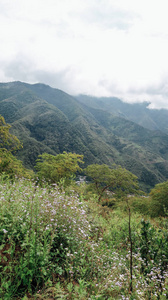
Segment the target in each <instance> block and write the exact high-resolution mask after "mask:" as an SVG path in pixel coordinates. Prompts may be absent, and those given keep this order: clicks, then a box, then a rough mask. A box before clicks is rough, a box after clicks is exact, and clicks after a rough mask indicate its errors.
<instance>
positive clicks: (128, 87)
mask: <svg viewBox="0 0 168 300" xmlns="http://www.w3.org/2000/svg"><path fill="white" fill-rule="evenodd" d="M167 13H168V0H154V1H152V0H27V1H26V0H25V1H24V0H0V66H1V67H0V82H8V81H17V80H20V81H24V82H28V83H37V82H41V83H45V84H49V85H50V86H52V87H55V88H59V89H62V90H63V91H65V92H67V93H69V94H71V95H76V94H81V93H83V94H88V95H94V96H117V97H119V98H121V99H123V100H124V101H127V102H138V101H140V102H142V101H150V102H151V107H156V108H161V107H165V108H168V16H167Z"/></svg>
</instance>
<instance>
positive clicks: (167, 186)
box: [150, 181, 168, 217]
mask: <svg viewBox="0 0 168 300" xmlns="http://www.w3.org/2000/svg"><path fill="white" fill-rule="evenodd" d="M150 196H151V198H152V211H153V216H154V217H157V216H165V213H166V211H165V209H166V210H168V181H165V182H162V183H158V184H156V185H155V187H154V188H153V189H152V190H151V192H150Z"/></svg>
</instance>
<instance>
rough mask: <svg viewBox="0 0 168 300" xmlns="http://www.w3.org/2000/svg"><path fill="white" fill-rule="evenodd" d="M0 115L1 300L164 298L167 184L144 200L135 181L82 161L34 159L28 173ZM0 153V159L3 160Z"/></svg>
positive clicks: (74, 157) (167, 284) (115, 169)
mask: <svg viewBox="0 0 168 300" xmlns="http://www.w3.org/2000/svg"><path fill="white" fill-rule="evenodd" d="M9 130H10V126H9V125H8V124H6V122H5V120H4V118H3V117H2V116H1V117H0V298H1V299H9V300H11V299H17V300H21V299H22V300H28V299H32V300H33V299H38V300H40V299H69V300H74V299H76V300H77V299H81V300H85V299H91V300H95V299H99V300H104V299H107V300H108V299H109V300H112V299H125V300H126V299H139V300H141V299H146V300H147V299H163V300H164V299H167V298H168V293H167V291H168V280H167V278H168V238H167V229H168V222H167V220H168V219H167V212H168V193H167V191H168V181H166V182H163V183H160V184H157V185H156V186H155V187H154V188H153V189H152V190H151V193H150V194H149V195H144V193H143V192H142V191H141V190H140V189H139V186H138V181H137V177H136V176H135V175H133V174H132V173H131V172H129V171H128V170H126V169H124V168H122V167H120V166H118V165H115V164H113V166H112V167H109V166H108V165H105V164H91V165H88V166H87V168H86V169H84V170H83V172H84V173H85V174H86V175H87V176H88V177H89V178H90V180H89V181H88V182H85V181H83V182H81V181H79V182H77V181H76V178H75V175H76V174H77V172H79V171H80V170H81V167H80V165H81V164H82V162H83V156H82V155H79V154H76V153H70V152H68V153H67V152H65V151H64V152H63V153H61V154H57V155H52V154H48V153H43V154H42V155H40V156H39V158H38V160H37V162H36V167H35V169H36V171H37V172H36V173H33V172H30V171H28V170H26V169H25V168H24V167H23V165H22V163H21V161H19V160H17V159H16V157H14V156H13V154H12V152H13V151H17V149H18V148H20V147H21V144H20V142H19V140H18V139H17V138H16V137H15V136H14V135H12V134H11V133H10V132H9ZM4 154H5V155H4Z"/></svg>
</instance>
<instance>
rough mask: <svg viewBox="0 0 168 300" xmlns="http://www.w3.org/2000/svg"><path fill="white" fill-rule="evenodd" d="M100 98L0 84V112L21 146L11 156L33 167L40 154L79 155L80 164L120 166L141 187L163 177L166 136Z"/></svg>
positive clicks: (167, 165) (167, 167) (167, 164)
mask: <svg viewBox="0 0 168 300" xmlns="http://www.w3.org/2000/svg"><path fill="white" fill-rule="evenodd" d="M81 99H82V100H81ZM86 99H87V101H85V100H86ZM104 99H105V98H102V99H101V100H100V99H98V101H96V99H95V98H90V97H84V96H83V97H82V96H81V97H79V98H78V99H76V98H75V97H72V96H70V95H68V94H66V93H64V92H63V91H61V90H58V89H53V88H51V87H49V86H46V85H44V84H34V85H30V84H26V83H21V82H12V83H1V84H0V114H1V115H2V116H4V118H5V120H6V122H7V123H10V124H11V125H12V133H13V134H15V135H16V136H17V137H18V138H19V139H20V140H21V141H22V143H23V150H20V151H19V152H18V154H17V156H18V157H19V158H20V159H21V160H22V161H23V162H24V165H25V166H26V167H29V168H33V166H34V165H35V161H36V159H37V157H38V155H39V154H41V153H43V152H47V153H51V154H58V153H62V152H63V151H67V152H76V153H78V154H83V155H84V161H85V166H86V165H88V164H91V163H99V164H101V163H106V164H108V165H111V164H112V163H114V162H115V163H117V164H120V165H121V166H123V167H126V168H127V169H128V170H130V171H131V172H133V173H134V174H135V175H137V176H138V178H139V181H140V184H141V186H142V187H143V188H145V189H146V188H148V189H149V188H151V187H153V186H154V185H155V184H156V183H158V182H161V181H164V180H166V179H168V160H167V159H168V136H167V135H166V134H165V133H163V132H161V131H153V130H149V129H146V128H144V127H142V126H140V125H138V124H136V123H135V122H133V121H131V120H129V119H128V109H127V110H125V113H124V108H123V105H125V107H127V104H123V103H122V102H121V101H120V100H118V99H116V98H112V99H108V101H107V102H106V101H105V100H104ZM79 100H80V101H79ZM103 103H104V106H103ZM116 105H119V106H120V110H119V109H118V111H117V108H116ZM143 106H145V105H142V107H143ZM121 107H122V110H121ZM129 107H130V109H131V105H129ZM146 109H147V108H146ZM134 113H135V114H136V113H137V110H136V109H135V105H133V106H132V115H133V114H134ZM144 118H146V119H147V117H145V116H144ZM151 120H152V119H151ZM156 120H159V117H157V118H156ZM151 122H154V121H148V123H151ZM157 122H158V121H157ZM157 122H156V123H157ZM165 131H166V130H165Z"/></svg>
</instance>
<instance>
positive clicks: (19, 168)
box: [0, 149, 33, 179]
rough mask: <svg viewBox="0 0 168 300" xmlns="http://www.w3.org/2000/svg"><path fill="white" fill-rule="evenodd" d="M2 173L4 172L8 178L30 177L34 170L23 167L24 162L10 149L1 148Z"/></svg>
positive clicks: (0, 165) (0, 172)
mask: <svg viewBox="0 0 168 300" xmlns="http://www.w3.org/2000/svg"><path fill="white" fill-rule="evenodd" d="M0 174H4V176H6V177H7V178H10V179H14V178H15V177H27V178H30V177H31V176H32V175H33V172H32V171H30V170H27V169H25V168H24V167H23V164H22V162H21V161H20V160H18V159H17V158H16V157H15V156H13V155H12V153H11V152H10V151H7V150H6V149H0Z"/></svg>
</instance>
